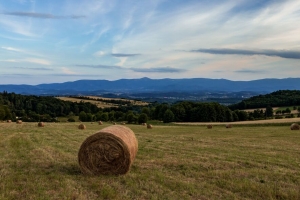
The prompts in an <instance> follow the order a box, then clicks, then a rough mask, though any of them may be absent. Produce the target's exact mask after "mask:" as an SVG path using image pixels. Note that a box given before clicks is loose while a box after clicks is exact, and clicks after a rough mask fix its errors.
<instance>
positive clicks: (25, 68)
mask: <svg viewBox="0 0 300 200" xmlns="http://www.w3.org/2000/svg"><path fill="white" fill-rule="evenodd" d="M14 69H22V70H38V71H53V69H51V68H44V67H14Z"/></svg>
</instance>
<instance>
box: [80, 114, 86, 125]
mask: <svg viewBox="0 0 300 200" xmlns="http://www.w3.org/2000/svg"><path fill="white" fill-rule="evenodd" d="M79 120H80V121H82V122H85V121H86V113H85V112H84V111H81V112H80V113H79Z"/></svg>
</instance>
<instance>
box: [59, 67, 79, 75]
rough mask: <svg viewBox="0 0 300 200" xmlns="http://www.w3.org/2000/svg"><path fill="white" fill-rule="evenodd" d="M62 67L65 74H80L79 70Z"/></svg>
mask: <svg viewBox="0 0 300 200" xmlns="http://www.w3.org/2000/svg"><path fill="white" fill-rule="evenodd" d="M61 69H62V72H63V74H67V75H76V74H77V75H78V73H77V72H74V71H72V70H70V69H69V68H67V67H62V68H61Z"/></svg>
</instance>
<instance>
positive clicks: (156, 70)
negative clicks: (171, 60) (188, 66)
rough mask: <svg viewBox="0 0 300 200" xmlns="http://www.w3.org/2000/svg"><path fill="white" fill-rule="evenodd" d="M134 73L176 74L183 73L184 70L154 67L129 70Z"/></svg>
mask: <svg viewBox="0 0 300 200" xmlns="http://www.w3.org/2000/svg"><path fill="white" fill-rule="evenodd" d="M131 70H132V71H134V72H149V73H177V72H184V71H186V70H184V69H178V68H173V67H155V68H131Z"/></svg>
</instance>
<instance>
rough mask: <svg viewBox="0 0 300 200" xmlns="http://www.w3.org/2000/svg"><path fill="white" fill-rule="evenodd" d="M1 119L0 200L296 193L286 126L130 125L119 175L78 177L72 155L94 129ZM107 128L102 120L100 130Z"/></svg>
mask: <svg viewBox="0 0 300 200" xmlns="http://www.w3.org/2000/svg"><path fill="white" fill-rule="evenodd" d="M86 125H88V129H87V130H85V131H82V130H79V129H76V128H74V124H72V123H47V128H46V129H45V128H38V127H37V126H36V123H24V124H23V125H22V126H20V125H17V124H16V123H0V176H1V182H0V199H91V200H93V199H122V200H123V199H245V200H246V199H247V200H249V199H289V200H298V199H299V197H300V160H299V157H300V154H299V152H300V131H299V130H295V131H291V130H290V124H288V125H285V126H264V125H260V126H253V127H248V126H234V128H232V129H226V128H225V126H214V127H213V129H207V128H206V126H186V125H185V126H179V125H176V126H172V125H167V126H165V125H161V126H159V125H156V126H155V129H146V128H145V127H144V126H140V125H126V126H128V127H130V128H131V129H132V130H133V131H134V133H135V135H136V137H137V139H138V142H139V147H138V152H137V155H136V158H135V160H134V162H133V164H132V167H131V169H130V171H129V172H128V173H127V174H126V175H122V176H113V175H100V176H85V175H83V174H82V173H81V171H80V167H79V165H78V160H77V154H78V150H79V148H80V146H81V144H82V142H83V141H84V140H85V139H86V138H87V137H88V136H90V135H92V134H94V133H96V132H97V131H98V130H99V125H98V124H97V123H94V124H90V123H86ZM107 126H111V124H110V123H104V124H103V125H102V126H101V128H102V127H103V128H105V127H107Z"/></svg>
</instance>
